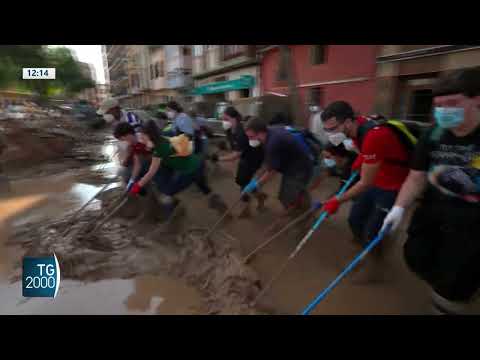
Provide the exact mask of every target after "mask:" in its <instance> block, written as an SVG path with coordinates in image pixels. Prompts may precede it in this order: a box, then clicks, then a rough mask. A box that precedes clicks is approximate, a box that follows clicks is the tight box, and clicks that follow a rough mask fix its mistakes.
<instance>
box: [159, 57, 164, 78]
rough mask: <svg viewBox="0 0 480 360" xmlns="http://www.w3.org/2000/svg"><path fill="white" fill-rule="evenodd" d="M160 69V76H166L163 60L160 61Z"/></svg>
mask: <svg viewBox="0 0 480 360" xmlns="http://www.w3.org/2000/svg"><path fill="white" fill-rule="evenodd" d="M159 66H160V70H159V76H160V77H164V76H165V67H164V64H163V61H160V65H159Z"/></svg>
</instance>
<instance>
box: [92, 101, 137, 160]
mask: <svg viewBox="0 0 480 360" xmlns="http://www.w3.org/2000/svg"><path fill="white" fill-rule="evenodd" d="M97 114H98V115H103V118H104V119H105V121H106V122H107V123H108V124H110V125H111V126H112V127H113V128H115V127H116V125H118V124H119V123H121V122H126V123H128V124H130V125H131V126H132V127H133V128H134V130H135V132H138V130H139V129H141V127H142V120H141V119H140V118H139V117H138V116H136V115H135V114H134V113H133V112H129V111H125V110H123V109H122V108H121V107H120V104H119V102H118V100H117V99H114V98H109V99H106V100H104V101H103V102H102V104H101V105H100V108H99V109H98V111H97ZM117 153H118V158H119V161H120V164H121V165H122V166H128V164H127V162H128V161H129V153H130V149H129V144H128V143H127V142H125V141H119V142H118V145H117Z"/></svg>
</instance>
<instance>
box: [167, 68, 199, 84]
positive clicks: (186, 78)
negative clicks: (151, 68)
mask: <svg viewBox="0 0 480 360" xmlns="http://www.w3.org/2000/svg"><path fill="white" fill-rule="evenodd" d="M166 85H167V88H169V89H179V88H188V87H191V86H192V85H193V81H192V77H191V75H190V74H185V73H183V71H182V70H178V71H172V72H169V73H167V84H166Z"/></svg>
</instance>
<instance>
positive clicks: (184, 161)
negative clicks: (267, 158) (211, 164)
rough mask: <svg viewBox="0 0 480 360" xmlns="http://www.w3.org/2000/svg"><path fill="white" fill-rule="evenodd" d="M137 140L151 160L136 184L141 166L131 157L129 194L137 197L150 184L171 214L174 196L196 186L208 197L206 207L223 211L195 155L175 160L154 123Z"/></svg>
mask: <svg viewBox="0 0 480 360" xmlns="http://www.w3.org/2000/svg"><path fill="white" fill-rule="evenodd" d="M138 140H139V141H140V142H141V143H143V144H144V145H145V147H146V148H147V149H149V150H150V151H152V160H151V162H150V166H149V169H148V171H147V172H146V174H145V175H144V176H143V177H141V178H140V179H139V180H137V179H138V176H139V174H140V172H141V163H140V159H139V157H138V156H135V155H134V166H133V170H132V179H134V182H133V183H132V184H131V185H130V186H129V187H128V188H127V190H128V192H129V193H131V194H133V195H137V194H140V193H141V191H142V188H144V187H145V186H146V185H147V184H148V183H149V182H150V181H153V182H154V183H155V185H156V187H157V189H158V190H159V191H160V193H162V194H163V195H165V199H164V201H165V205H166V207H167V210H169V211H171V212H173V211H174V210H175V209H176V207H177V206H178V204H179V201H178V200H176V199H174V198H173V196H174V195H175V194H178V193H179V192H181V191H183V190H185V189H186V188H188V187H189V186H190V185H191V184H192V183H195V184H196V185H197V186H198V187H199V188H200V190H201V191H202V193H203V194H205V195H206V196H208V198H209V205H210V207H212V208H216V209H217V210H219V211H223V210H224V209H226V207H227V206H226V205H225V203H223V201H222V200H221V198H220V196H219V195H218V194H214V193H212V190H211V189H210V187H209V186H208V184H207V179H206V176H205V167H204V162H203V161H202V159H201V158H200V156H199V155H198V154H191V155H188V156H177V155H176V152H175V149H174V147H173V146H172V144H171V143H170V140H169V139H168V138H167V137H164V136H162V135H161V130H160V129H159V128H158V127H157V125H156V124H155V122H154V121H152V120H150V121H147V122H146V123H145V125H144V126H143V127H142V128H141V129H140V130H139V132H138Z"/></svg>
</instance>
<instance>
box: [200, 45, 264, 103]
mask: <svg viewBox="0 0 480 360" xmlns="http://www.w3.org/2000/svg"><path fill="white" fill-rule="evenodd" d="M193 52H194V54H193V68H192V71H193V79H194V86H195V87H194V89H193V94H194V96H195V101H217V102H222V101H229V102H231V101H235V100H239V99H242V98H251V97H257V96H259V95H260V86H259V79H260V74H259V71H260V69H259V62H258V60H257V56H256V46H255V45H194V48H193Z"/></svg>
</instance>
